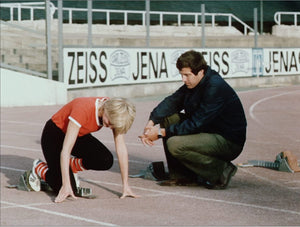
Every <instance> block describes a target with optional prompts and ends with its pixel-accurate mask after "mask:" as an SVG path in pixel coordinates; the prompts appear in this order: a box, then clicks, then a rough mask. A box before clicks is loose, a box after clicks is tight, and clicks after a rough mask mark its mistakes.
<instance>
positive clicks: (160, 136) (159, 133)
mask: <svg viewBox="0 0 300 227" xmlns="http://www.w3.org/2000/svg"><path fill="white" fill-rule="evenodd" d="M157 137H158V139H160V138H163V136H162V134H161V128H160V127H159V128H158V134H157Z"/></svg>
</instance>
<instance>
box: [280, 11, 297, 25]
mask: <svg viewBox="0 0 300 227" xmlns="http://www.w3.org/2000/svg"><path fill="white" fill-rule="evenodd" d="M291 15H292V16H293V17H294V26H298V20H297V17H298V16H299V17H300V12H276V13H275V14H274V21H275V23H276V24H277V25H281V24H282V21H281V16H291ZM299 22H300V20H299Z"/></svg>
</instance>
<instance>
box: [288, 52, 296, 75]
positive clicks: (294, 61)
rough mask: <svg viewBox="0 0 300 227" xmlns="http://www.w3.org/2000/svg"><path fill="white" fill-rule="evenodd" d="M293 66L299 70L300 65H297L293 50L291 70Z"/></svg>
mask: <svg viewBox="0 0 300 227" xmlns="http://www.w3.org/2000/svg"><path fill="white" fill-rule="evenodd" d="M292 68H295V70H296V72H298V67H297V60H296V56H295V52H294V51H293V52H292V57H291V64H290V68H289V72H290V71H291V70H292Z"/></svg>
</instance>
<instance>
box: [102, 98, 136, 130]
mask: <svg viewBox="0 0 300 227" xmlns="http://www.w3.org/2000/svg"><path fill="white" fill-rule="evenodd" d="M103 107H104V111H105V112H106V114H107V117H108V119H109V121H110V124H111V125H112V128H114V130H115V131H116V132H117V133H119V134H125V133H126V132H127V131H128V130H129V129H130V127H131V125H132V123H133V121H134V118H135V113H136V110H135V106H134V104H132V103H131V102H129V101H128V100H127V99H125V98H111V99H108V100H107V101H106V102H105V103H104V106H103Z"/></svg>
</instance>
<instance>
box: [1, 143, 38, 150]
mask: <svg viewBox="0 0 300 227" xmlns="http://www.w3.org/2000/svg"><path fill="white" fill-rule="evenodd" d="M0 147H1V148H7V149H15V150H23V151H35V152H36V151H38V152H42V150H40V149H34V148H26V147H16V146H9V145H3V144H1V145H0Z"/></svg>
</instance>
